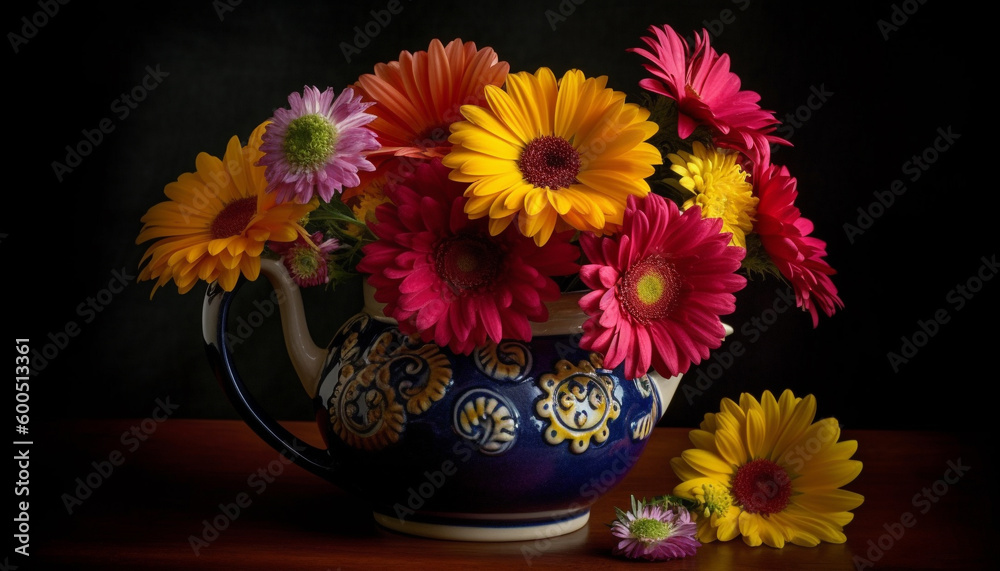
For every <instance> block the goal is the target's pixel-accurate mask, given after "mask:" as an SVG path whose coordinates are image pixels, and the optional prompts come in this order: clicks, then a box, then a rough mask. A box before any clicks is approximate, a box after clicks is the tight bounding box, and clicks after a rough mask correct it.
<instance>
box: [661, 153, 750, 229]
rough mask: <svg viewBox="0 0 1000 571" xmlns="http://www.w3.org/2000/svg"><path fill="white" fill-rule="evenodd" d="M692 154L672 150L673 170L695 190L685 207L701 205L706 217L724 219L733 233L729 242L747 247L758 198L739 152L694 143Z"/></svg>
mask: <svg viewBox="0 0 1000 571" xmlns="http://www.w3.org/2000/svg"><path fill="white" fill-rule="evenodd" d="M692 151H694V152H693V153H688V152H686V151H679V152H677V153H670V154H668V155H667V158H668V159H670V162H671V167H670V170H672V171H674V172H675V173H677V174H679V175H680V176H681V178H680V180H679V181H677V184H679V185H680V186H681V187H683V188H685V189H687V190H689V191H691V192H693V193H694V196H692V197H691V198H689V199H688V200H687V201H686V202H685V203H684V209H687V208H689V207H691V206H692V205H695V204H697V205H699V206H701V213H702V216H703V217H705V218H721V219H722V231H723V232H730V233H732V235H733V239H732V240H730V242H729V243H730V245H733V246H739V247H741V248H746V247H747V241H746V235H747V234H749V233H750V231H751V230H753V221H754V217H755V216H756V215H757V198H756V197H755V196H754V195H753V185H752V184H751V183H750V181H748V180H747V178H748V177H747V173H745V172H744V171H743V169H742V168H741V167H740V165H739V163H737V162H736V159H737V158H738V156H739V154H738V153H736V152H734V151H727V150H725V149H710V148H708V147H706V146H705V145H702V144H701V143H699V142H695V143H694V145H693V148H692Z"/></svg>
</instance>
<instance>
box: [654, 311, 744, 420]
mask: <svg viewBox="0 0 1000 571" xmlns="http://www.w3.org/2000/svg"><path fill="white" fill-rule="evenodd" d="M722 327H723V328H725V330H726V335H725V336H726V337H729V336H730V335H732V334H733V328H732V327H730V326H729V324H727V323H723V324H722ZM648 376H649V380H650V381H652V383H653V386H655V387H656V392H657V394H658V395H659V400H660V418H663V413H665V412H666V411H667V407H668V406H670V401H671V400H673V398H674V394H675V393H676V392H677V387H678V386H680V384H681V377H682V376H683V375H674V376H672V377H670V378H669V379H668V378H667V377H664V376H663V375H661V374H659V373H657V372H656V371H654V370H652V369H650V370H649V373H648ZM657 421H659V418H658V419H657Z"/></svg>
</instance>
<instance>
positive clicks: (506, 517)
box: [372, 507, 590, 542]
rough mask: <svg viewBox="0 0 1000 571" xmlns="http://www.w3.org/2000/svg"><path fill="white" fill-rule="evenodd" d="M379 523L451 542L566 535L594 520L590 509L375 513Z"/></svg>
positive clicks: (406, 532)
mask: <svg viewBox="0 0 1000 571" xmlns="http://www.w3.org/2000/svg"><path fill="white" fill-rule="evenodd" d="M372 515H373V516H374V518H375V522H376V523H378V524H379V525H381V526H382V527H385V528H387V529H389V530H391V531H396V532H400V533H405V534H407V535H414V536H418V537H426V538H430V539H445V540H450V541H476V542H505V541H530V540H538V539H547V538H551V537H557V536H560V535H566V534H569V533H572V532H574V531H577V530H579V529H581V528H583V527H584V526H586V525H587V522H588V521H590V508H589V507H588V508H582V509H567V510H552V511H550V512H535V513H531V514H458V513H453V514H429V513H422V512H416V513H414V514H412V515H407V516H406V517H400V516H398V515H394V514H387V513H382V512H379V511H373V512H372Z"/></svg>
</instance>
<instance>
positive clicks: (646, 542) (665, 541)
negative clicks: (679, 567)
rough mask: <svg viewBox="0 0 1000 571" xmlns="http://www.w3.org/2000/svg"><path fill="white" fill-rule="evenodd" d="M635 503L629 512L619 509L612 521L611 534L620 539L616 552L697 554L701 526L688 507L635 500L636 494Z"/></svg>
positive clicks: (650, 556) (652, 557)
mask: <svg viewBox="0 0 1000 571" xmlns="http://www.w3.org/2000/svg"><path fill="white" fill-rule="evenodd" d="M632 504H633V507H632V509H631V510H630V511H628V512H623V511H621V510H617V509H616V511H617V512H618V519H617V520H616V521H615V522H614V523H612V524H611V534H612V535H614V536H615V537H617V538H619V540H620V541H618V543H617V544H616V545H615V547H614V550H613V552H614V554H615V555H623V556H625V557H629V558H631V559H645V560H648V561H665V560H668V559H680V558H681V557H687V556H688V555H694V554H695V552H696V551H697V550H698V548H699V547H701V543H700V542H699V541H698V540H697V539H695V533H696V532H697V529H698V526H697V525H696V524H695V523H694V522H693V521H691V514H690V513H689V512H688V510H687V509H685V508H683V507H680V506H678V507H674V508H670V509H666V508H663V507H660V506H656V505H643V504H641V503H639V504H636V502H635V498H633V502H632Z"/></svg>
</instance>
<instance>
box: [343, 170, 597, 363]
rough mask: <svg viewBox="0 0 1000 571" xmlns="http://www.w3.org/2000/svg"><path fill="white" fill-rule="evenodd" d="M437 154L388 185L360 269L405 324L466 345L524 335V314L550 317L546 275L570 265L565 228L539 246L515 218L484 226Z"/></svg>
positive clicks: (462, 348) (550, 286)
mask: <svg viewBox="0 0 1000 571" xmlns="http://www.w3.org/2000/svg"><path fill="white" fill-rule="evenodd" d="M449 172H450V169H448V168H447V167H445V166H443V165H442V164H441V160H440V159H433V160H432V161H430V162H427V163H424V164H421V165H419V166H418V167H417V168H416V171H415V172H414V174H413V175H411V176H410V177H408V178H407V179H405V180H404V181H403V182H402V183H399V184H395V185H388V186H387V187H386V189H385V194H386V196H387V197H388V198H389V202H387V203H385V204H383V205H381V206H379V207H378V208H377V209H376V211H375V218H376V221H375V222H373V223H372V224H371V225H370V227H371V230H372V232H373V233H374V234H375V236H376V237H377V238H378V239H377V240H376V241H375V242H372V243H370V244H367V245H366V246H365V247H364V249H363V252H364V257H363V259H362V261H361V262H360V263H359V264H358V270H359V271H361V272H364V273H367V274H370V276H369V278H368V283H369V284H370V285H371V286H372V287H374V288H375V299H376V300H377V301H380V302H383V303H385V304H386V307H385V313H386V315H388V316H390V317H393V318H394V319H396V320H397V321H398V322H399V328H400V330H401V331H403V332H404V333H419V334H420V336H421V338H422V339H423V340H424V341H427V342H429V341H433V342H434V343H437V344H438V345H440V346H442V347H443V346H448V347H450V348H451V349H452V351H454V352H456V353H462V354H468V353H470V352H471V351H472V350H473V349H474V348H475V347H477V346H480V345H482V344H484V343H485V342H486V341H487V339H490V340H492V341H495V342H499V341H501V340H502V339H504V338H513V339H519V340H530V339H531V326H530V325H529V323H528V322H529V320H530V321H545V320H546V319H548V310H547V309H546V307H545V303H544V302H546V301H552V300H555V299H556V298H558V297H559V295H560V291H559V286H558V285H557V284H556V282H555V281H554V280H553V279H552V277H551V276H561V275H570V274H573V273H575V272H576V271H577V270H578V269H579V266H578V265H577V263H576V261H575V260H576V259H577V258H578V257H579V250H578V249H577V248H576V246H573V245H571V244H570V243H569V236H568V235H567V234H565V233H564V234H561V235H555V236H553V238H552V239H551V240H550V241H549V242H547V243H546V244H545V246H543V247H538V246H536V245H535V242H534V241H533V240H532V239H531V238H528V237H525V236H523V235H522V234H521V233H520V232H518V230H517V229H516V228H514V227H510V228H508V229H507V230H506V231H504V232H502V233H500V234H498V235H497V236H491V235H490V230H489V222H488V221H487V220H486V219H478V220H470V219H469V217H468V216H467V215H466V214H465V210H464V208H465V202H466V198H464V196H463V194H464V192H465V187H466V185H465V184H461V183H457V182H454V181H451V180H449V179H448V173H449Z"/></svg>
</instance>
